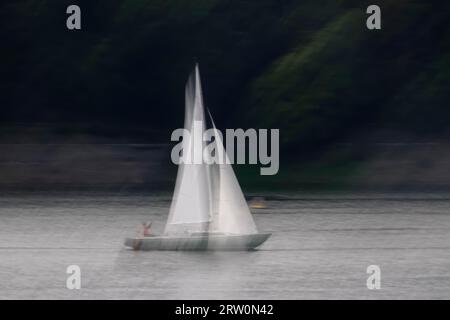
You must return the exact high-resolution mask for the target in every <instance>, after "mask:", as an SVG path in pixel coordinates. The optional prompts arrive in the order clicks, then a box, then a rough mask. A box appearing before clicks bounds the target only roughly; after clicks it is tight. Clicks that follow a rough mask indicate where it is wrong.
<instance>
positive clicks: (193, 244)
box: [125, 233, 271, 251]
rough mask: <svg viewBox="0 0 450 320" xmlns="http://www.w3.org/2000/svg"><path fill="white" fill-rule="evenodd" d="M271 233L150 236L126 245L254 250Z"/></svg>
mask: <svg viewBox="0 0 450 320" xmlns="http://www.w3.org/2000/svg"><path fill="white" fill-rule="evenodd" d="M270 235H271V234H270V233H257V234H243V235H209V236H186V237H167V236H150V237H142V238H127V239H125V246H126V247H129V248H132V249H134V250H145V251H151V250H167V251H205V250H241V251H242V250H252V249H255V248H256V247H258V246H260V245H261V244H263V243H264V242H265V241H266V240H267V239H268V238H269V237H270Z"/></svg>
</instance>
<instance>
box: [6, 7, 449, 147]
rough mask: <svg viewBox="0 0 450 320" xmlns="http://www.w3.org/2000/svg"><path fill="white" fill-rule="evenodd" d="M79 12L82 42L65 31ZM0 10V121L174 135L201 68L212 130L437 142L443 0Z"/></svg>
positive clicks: (444, 107)
mask: <svg viewBox="0 0 450 320" xmlns="http://www.w3.org/2000/svg"><path fill="white" fill-rule="evenodd" d="M69 4H78V5H79V6H80V7H81V10H82V30H80V31H69V30H67V28H66V18H67V15H66V13H65V12H66V7H67V6H68V5H69ZM369 4H372V3H368V2H367V3H366V2H365V1H359V0H347V1H344V0H324V1H321V0H297V1H294V0H258V1H250V0H247V1H225V0H198V1H191V0H178V1H169V0H117V1H110V0H97V1H52V0H23V1H5V2H2V4H1V5H0V21H1V22H0V23H1V28H0V33H1V38H2V50H1V51H0V55H1V64H0V68H1V73H0V75H1V80H0V83H1V94H0V105H1V107H0V116H1V121H2V123H7V124H10V123H18V122H20V123H30V124H32V123H55V124H62V123H63V124H67V126H69V127H70V126H75V125H76V124H86V123H92V124H102V125H110V126H113V127H114V126H115V127H117V128H119V129H120V128H122V127H126V126H142V127H148V128H152V129H154V130H155V131H158V132H161V135H160V137H168V136H169V132H171V131H172V130H173V129H174V128H176V127H179V126H180V125H181V124H182V119H183V108H184V107H183V100H184V83H185V81H186V79H187V75H188V73H189V71H190V70H191V69H192V67H193V64H194V62H195V61H199V63H200V68H201V72H202V77H203V84H204V95H205V100H206V103H207V105H208V107H209V108H210V109H211V110H212V112H213V114H214V115H215V116H216V118H217V122H218V125H219V127H229V128H235V127H244V128H245V127H256V128H258V127H261V128H280V130H281V139H282V143H283V146H284V147H293V146H295V147H297V146H298V145H300V144H303V145H304V146H309V145H321V144H323V143H324V142H333V141H335V140H337V139H340V138H342V137H345V136H349V135H355V134H357V133H359V132H362V131H364V132H365V131H367V130H369V131H370V130H372V129H373V130H378V129H379V128H388V129H393V130H397V131H402V132H410V133H411V134H415V135H422V136H432V137H443V136H444V135H445V134H447V132H446V130H447V128H448V125H447V121H448V119H450V108H449V105H448V102H449V101H450V99H449V98H450V90H449V88H450V23H449V22H450V2H448V1H419V0H416V1H408V0H390V1H388V0H379V1H377V4H378V5H379V6H380V7H381V10H382V30H376V31H370V30H368V29H367V28H366V18H367V16H368V15H367V14H366V12H365V11H366V8H367V6H368V5H369Z"/></svg>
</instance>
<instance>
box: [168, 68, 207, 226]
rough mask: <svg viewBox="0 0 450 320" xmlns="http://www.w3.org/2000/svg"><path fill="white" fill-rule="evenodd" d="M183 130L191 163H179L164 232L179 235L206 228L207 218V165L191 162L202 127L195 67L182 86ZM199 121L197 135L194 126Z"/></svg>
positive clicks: (200, 141)
mask: <svg viewBox="0 0 450 320" xmlns="http://www.w3.org/2000/svg"><path fill="white" fill-rule="evenodd" d="M185 109H186V111H185V123H184V127H185V129H187V130H189V132H190V133H191V134H190V135H185V136H183V141H182V143H183V152H187V153H188V157H190V158H191V159H192V161H191V163H188V164H184V163H183V164H179V168H178V174H177V182H176V186H175V192H174V194H173V198H172V204H171V208H170V213H169V218H168V220H167V224H166V228H165V231H164V233H165V234H166V235H170V234H180V233H187V232H194V231H195V232H199V231H207V229H208V225H209V222H210V220H211V215H210V214H211V199H210V194H211V191H210V189H211V188H210V181H209V180H210V179H209V172H208V171H209V169H208V168H207V164H205V163H203V161H201V163H199V164H195V163H193V160H194V157H195V155H200V156H201V155H202V152H203V148H204V145H205V144H204V142H203V139H202V136H203V132H204V130H205V125H204V123H205V121H204V120H205V119H204V108H203V98H202V92H201V84H200V74H199V71H198V66H196V68H195V72H194V73H193V74H191V76H190V77H189V80H188V83H187V85H186V108H185ZM196 124H197V125H198V124H200V125H201V126H200V130H198V131H200V132H199V135H195V134H194V131H195V130H194V126H195V125H196Z"/></svg>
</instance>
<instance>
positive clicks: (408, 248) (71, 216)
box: [0, 194, 450, 299]
mask: <svg viewBox="0 0 450 320" xmlns="http://www.w3.org/2000/svg"><path fill="white" fill-rule="evenodd" d="M268 199H269V200H268V201H267V206H268V207H267V209H260V210H253V211H254V218H255V221H256V224H257V225H258V227H259V229H260V230H262V231H271V232H272V233H273V235H272V237H271V238H270V239H269V240H268V241H267V242H266V243H265V244H264V245H263V246H262V247H261V248H260V249H259V250H257V251H252V252H135V251H131V250H127V249H125V248H124V247H123V246H122V242H123V239H124V238H125V237H126V236H130V235H134V234H136V231H137V228H138V226H139V224H140V223H141V222H142V221H148V220H151V221H153V231H154V232H158V231H161V230H162V229H163V227H164V223H165V220H166V217H167V213H168V209H169V205H170V194H163V195H161V194H158V195H152V194H146V195H120V196H113V195H79V194H77V195H73V194H72V195H67V194H66V195H61V194H58V195H54V194H53V195H51V194H34V195H30V194H26V195H24V194H12V195H11V194H9V195H1V197H0V298H1V299H60V298H62V299H388V298H392V299H397V298H403V299H430V298H437V299H450V195H445V194H444V195H436V194H435V195H429V194H408V195H398V194H397V195H392V194H390V195H388V194H370V195H355V194H346V195H343V194H339V195H295V194H287V195H270V196H269V197H268ZM72 264H76V265H79V266H80V267H81V277H82V288H81V290H68V289H66V279H67V276H68V275H67V274H66V268H67V266H69V265H72ZM372 264H375V265H379V266H380V268H381V289H380V290H368V289H367V287H366V279H367V277H368V274H367V273H366V268H367V266H368V265H372Z"/></svg>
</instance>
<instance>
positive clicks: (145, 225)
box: [141, 221, 152, 237]
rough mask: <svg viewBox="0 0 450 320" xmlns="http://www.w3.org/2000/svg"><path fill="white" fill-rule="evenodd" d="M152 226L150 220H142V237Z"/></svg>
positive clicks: (147, 234)
mask: <svg viewBox="0 0 450 320" xmlns="http://www.w3.org/2000/svg"><path fill="white" fill-rule="evenodd" d="M151 226H152V222H151V221H149V222H142V229H141V235H142V236H143V237H146V236H149V235H150V227H151Z"/></svg>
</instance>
